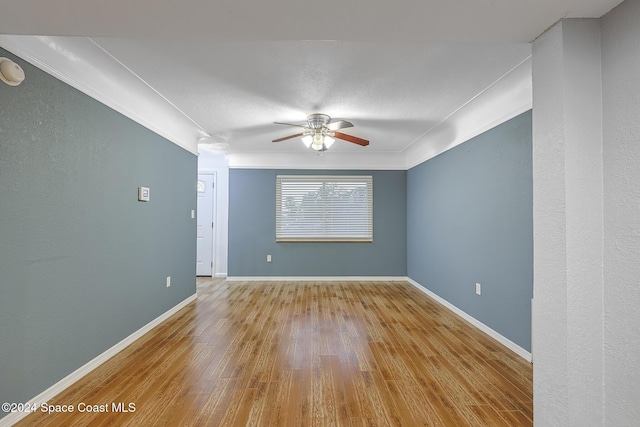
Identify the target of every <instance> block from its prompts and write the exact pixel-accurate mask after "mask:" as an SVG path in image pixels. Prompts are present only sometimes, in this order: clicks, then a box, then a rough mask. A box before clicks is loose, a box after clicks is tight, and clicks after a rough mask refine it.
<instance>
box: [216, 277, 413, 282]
mask: <svg viewBox="0 0 640 427" xmlns="http://www.w3.org/2000/svg"><path fill="white" fill-rule="evenodd" d="M227 280H228V281H229V282H404V281H406V280H407V277H406V276H228V277H227Z"/></svg>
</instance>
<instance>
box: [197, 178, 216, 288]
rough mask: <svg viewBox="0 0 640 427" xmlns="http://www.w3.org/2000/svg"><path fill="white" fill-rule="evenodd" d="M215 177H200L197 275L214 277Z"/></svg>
mask: <svg viewBox="0 0 640 427" xmlns="http://www.w3.org/2000/svg"><path fill="white" fill-rule="evenodd" d="M214 181H215V180H214V176H213V175H198V205H197V209H198V219H197V233H196V237H197V244H196V275H197V276H212V275H213V230H214V224H213V201H214V197H213V191H214V188H215V185H214Z"/></svg>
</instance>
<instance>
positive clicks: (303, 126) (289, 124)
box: [273, 122, 307, 128]
mask: <svg viewBox="0 0 640 427" xmlns="http://www.w3.org/2000/svg"><path fill="white" fill-rule="evenodd" d="M273 124H274V125H287V126H296V127H299V128H306V127H307V126H306V125H297V124H295V123H282V122H273Z"/></svg>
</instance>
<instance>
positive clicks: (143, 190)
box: [138, 187, 151, 202]
mask: <svg viewBox="0 0 640 427" xmlns="http://www.w3.org/2000/svg"><path fill="white" fill-rule="evenodd" d="M150 197H151V193H150V191H149V187H138V200H139V201H141V202H148V201H149V198H150Z"/></svg>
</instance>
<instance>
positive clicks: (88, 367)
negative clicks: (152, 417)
mask: <svg viewBox="0 0 640 427" xmlns="http://www.w3.org/2000/svg"><path fill="white" fill-rule="evenodd" d="M197 297H198V295H197V294H193V295H191V296H190V297H188V298H187V299H185V300H184V301H182V302H181V303H179V304H178V305H176V306H175V307H173V308H171V309H169V310H168V311H167V312H165V313H163V314H161V315H160V316H159V317H156V318H155V319H154V320H152V321H151V322H149V323H147V324H146V325H144V326H143V327H142V328H140V329H138V330H137V331H135V332H134V333H132V334H131V335H129V336H128V337H126V338H125V339H123V340H122V341H120V342H119V343H117V344H116V345H114V346H113V347H111V348H109V349H107V350H106V351H105V352H104V353H102V354H99V355H98V356H96V357H95V358H93V359H92V360H90V361H89V362H87V363H85V364H84V365H82V366H81V367H79V368H78V369H76V370H75V371H73V372H72V373H70V374H69V375H67V376H66V377H64V378H63V379H61V380H60V381H58V382H57V383H55V384H54V385H52V386H51V387H49V388H48V389H46V390H45V391H43V392H42V393H40V394H39V395H37V396H36V397H34V398H33V399H31V400H29V402H27V404H28V405H29V406H34V405H35V406H37V407H40V405H41V404H42V403H46V402H48V401H49V400H51V399H53V398H54V397H55V396H56V395H58V394H60V393H61V392H62V391H64V390H65V389H66V388H68V387H69V386H71V385H72V384H73V383H75V382H76V381H78V380H79V379H81V378H82V377H84V376H85V375H87V374H88V373H89V372H91V371H93V370H94V369H96V368H97V367H98V366H100V365H102V364H103V363H104V362H106V361H107V360H109V359H111V358H112V357H113V356H115V355H116V354H118V353H119V352H121V351H122V350H124V349H125V348H126V347H128V346H129V345H131V344H133V343H134V342H135V341H136V340H137V339H139V338H140V337H142V336H143V335H144V334H146V333H147V332H149V331H150V330H152V329H153V328H155V327H156V326H158V325H159V324H160V323H162V322H164V321H165V320H167V319H168V318H169V317H171V316H172V315H174V314H175V313H177V312H178V311H180V310H181V309H182V308H184V307H185V306H186V305H187V304H189V303H190V302H192V301H195V299H196V298H197ZM27 415H29V413H28V412H13V413H11V414H8V415H7V416H6V417H4V418H2V419H0V427H8V426H11V425H13V424H15V423H17V422H18V421H20V420H21V419H22V418H24V417H26V416H27Z"/></svg>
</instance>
